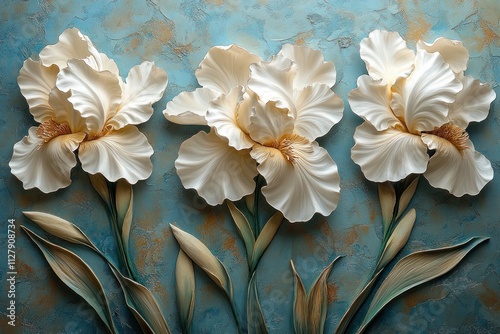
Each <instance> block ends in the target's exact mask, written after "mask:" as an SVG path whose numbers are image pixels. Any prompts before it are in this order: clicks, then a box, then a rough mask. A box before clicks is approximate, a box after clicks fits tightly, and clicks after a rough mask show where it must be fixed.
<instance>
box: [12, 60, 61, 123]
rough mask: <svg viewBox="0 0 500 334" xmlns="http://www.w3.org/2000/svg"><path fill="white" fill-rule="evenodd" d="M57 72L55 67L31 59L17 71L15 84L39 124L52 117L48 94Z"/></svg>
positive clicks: (53, 85)
mask: <svg viewBox="0 0 500 334" xmlns="http://www.w3.org/2000/svg"><path fill="white" fill-rule="evenodd" d="M58 72H59V69H58V68H57V66H55V65H53V66H50V67H46V66H44V65H43V64H42V62H41V61H34V60H32V59H31V58H29V59H27V60H25V61H24V64H23V67H22V68H21V71H19V77H18V78H17V83H18V84H19V88H20V89H21V93H22V94H23V96H24V97H25V98H26V101H27V102H28V106H29V108H30V113H31V114H32V115H33V117H34V118H35V121H37V122H39V123H42V122H44V121H46V120H49V119H51V118H53V117H54V110H53V108H52V106H51V105H50V104H49V94H50V91H51V90H52V88H54V87H55V86H56V78H57V73H58Z"/></svg>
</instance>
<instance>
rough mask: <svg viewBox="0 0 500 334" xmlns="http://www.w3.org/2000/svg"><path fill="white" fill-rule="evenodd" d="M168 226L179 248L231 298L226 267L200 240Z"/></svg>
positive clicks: (230, 287) (229, 281) (231, 289)
mask: <svg viewBox="0 0 500 334" xmlns="http://www.w3.org/2000/svg"><path fill="white" fill-rule="evenodd" d="M170 228H171V229H172V232H173V234H174V237H175V239H176V240H177V242H178V243H179V246H180V247H181V249H182V250H183V251H184V253H186V255H187V256H189V258H190V259H191V260H192V261H193V262H194V263H196V264H197V265H198V266H199V267H200V268H201V269H202V270H203V271H204V272H205V273H206V274H207V275H208V277H210V279H212V281H214V282H215V284H217V285H218V286H219V287H220V288H221V289H222V290H224V292H225V293H226V295H227V296H228V297H229V299H230V300H231V301H232V299H233V288H232V284H231V280H230V278H229V276H228V274H227V271H226V268H224V265H223V264H222V262H220V261H219V259H217V258H216V257H215V256H214V255H213V254H212V252H211V251H210V250H209V249H208V248H207V246H205V245H204V244H203V243H202V242H201V241H200V240H198V239H197V238H196V237H194V236H193V235H191V234H189V233H187V232H185V231H183V230H181V229H180V228H178V227H176V226H174V225H172V224H170Z"/></svg>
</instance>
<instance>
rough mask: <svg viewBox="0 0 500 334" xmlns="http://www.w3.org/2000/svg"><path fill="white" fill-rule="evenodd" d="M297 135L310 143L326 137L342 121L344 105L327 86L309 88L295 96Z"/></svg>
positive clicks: (297, 92)
mask: <svg viewBox="0 0 500 334" xmlns="http://www.w3.org/2000/svg"><path fill="white" fill-rule="evenodd" d="M294 100H295V107H296V111H297V115H296V116H295V133H297V134H299V135H301V136H303V137H306V138H307V139H309V140H310V141H314V140H315V139H316V138H318V137H321V136H324V135H325V134H326V133H328V131H330V129H331V128H332V126H334V125H335V124H337V123H338V122H339V121H340V120H341V119H342V115H343V111H344V103H343V102H342V99H341V98H340V96H338V95H337V94H335V93H334V92H333V91H332V90H331V89H330V87H328V86H327V85H325V84H314V85H311V86H307V87H305V88H304V89H302V90H300V91H296V94H295V98H294Z"/></svg>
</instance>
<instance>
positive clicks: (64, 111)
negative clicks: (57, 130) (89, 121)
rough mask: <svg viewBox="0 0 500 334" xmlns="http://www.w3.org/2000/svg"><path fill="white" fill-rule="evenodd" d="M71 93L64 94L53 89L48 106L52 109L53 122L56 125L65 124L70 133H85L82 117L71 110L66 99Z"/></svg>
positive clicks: (73, 109)
mask: <svg viewBox="0 0 500 334" xmlns="http://www.w3.org/2000/svg"><path fill="white" fill-rule="evenodd" d="M70 96H71V93H69V92H68V93H65V92H63V91H60V90H59V89H57V87H54V89H52V91H51V92H50V94H49V104H50V105H51V106H52V108H53V109H54V120H55V121H56V122H57V123H58V124H67V125H68V126H69V127H70V129H71V132H72V133H77V132H80V131H81V132H86V131H87V125H86V123H85V119H84V118H83V117H82V115H81V114H80V113H79V112H78V111H76V110H75V108H73V105H72V104H71V102H69V101H68V98H69V97H70Z"/></svg>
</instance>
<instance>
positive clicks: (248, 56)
mask: <svg viewBox="0 0 500 334" xmlns="http://www.w3.org/2000/svg"><path fill="white" fill-rule="evenodd" d="M261 60H262V58H260V57H259V56H257V55H254V54H252V53H250V52H248V51H247V50H245V49H243V48H242V47H239V46H237V45H229V46H214V47H212V48H211V49H210V50H208V52H207V54H206V55H205V58H203V60H202V61H201V63H200V66H199V67H198V69H197V70H196V72H195V75H196V78H197V79H198V82H199V83H200V85H201V86H202V87H206V88H210V89H212V90H215V91H216V92H218V93H224V94H227V93H229V91H230V90H231V88H233V87H235V86H246V84H247V81H248V77H249V75H250V70H249V66H250V64H252V63H256V62H259V61H261Z"/></svg>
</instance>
